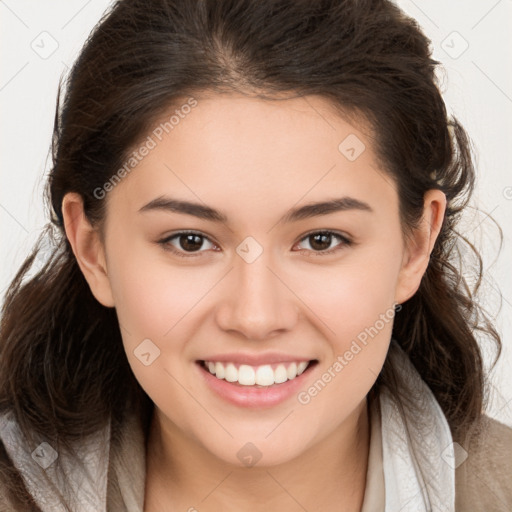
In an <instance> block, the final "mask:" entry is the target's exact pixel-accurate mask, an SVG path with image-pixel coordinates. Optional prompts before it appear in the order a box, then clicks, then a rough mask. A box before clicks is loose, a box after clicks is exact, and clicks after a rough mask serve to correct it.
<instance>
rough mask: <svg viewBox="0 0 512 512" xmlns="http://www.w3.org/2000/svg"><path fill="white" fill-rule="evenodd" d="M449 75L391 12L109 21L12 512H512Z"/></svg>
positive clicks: (49, 268) (338, 10)
mask: <svg viewBox="0 0 512 512" xmlns="http://www.w3.org/2000/svg"><path fill="white" fill-rule="evenodd" d="M436 64H437V63H436V62H435V61H434V60H432V58H431V55H430V50H429V42H428V40H427V39H426V38H425V36H424V35H423V34H422V33H421V31H420V30H419V28H418V26H417V25H416V23H415V22H414V21H412V20H411V19H409V18H407V17H405V16H404V15H403V13H401V12H400V11H399V10H398V8H397V7H395V6H394V5H393V4H392V3H390V2H387V1H375V0H374V1H364V0H363V1H358V2H355V1H354V0H350V1H348V0H347V1H340V0H337V1H334V0H330V1H322V2H309V1H308V2H306V1H296V0H293V1H290V0H288V1H279V2H270V1H261V0H258V1H249V0H247V1H238V2H230V1H227V0H225V1H224V0H221V1H219V0H216V1H213V0H212V1H208V0H202V1H190V0H188V1H185V0H181V1H179V0H175V1H171V0H155V1H153V2H151V3H150V4H149V5H148V3H147V2H142V1H140V0H122V1H119V2H117V3H116V4H115V5H114V6H113V7H112V9H111V10H110V12H109V13H108V14H107V15H106V16H105V17H104V18H103V19H102V20H101V22H100V24H99V25H98V26H97V27H96V29H95V30H94V32H93V34H92V35H91V37H90V38H89V40H88V41H87V43H86V45H85V47H84V49H83V51H82V53H81V55H80V57H79V58H78V60H77V62H76V64H75V66H74V68H73V70H72V72H71V75H70V77H69V80H68V81H67V84H66V93H65V99H64V102H63V104H62V107H60V105H59V102H58V105H57V113H56V118H55V129H54V138H53V168H52V172H51V175H50V178H49V182H48V189H47V191H48V200H49V202H50V204H51V208H52V212H51V221H52V226H53V227H54V228H55V231H56V234H55V235H53V236H54V238H55V242H56V244H57V247H56V249H55V251H54V253H53V254H52V258H51V259H50V260H49V261H48V262H47V263H46V264H45V266H44V268H43V269H42V270H41V271H39V272H38V273H37V274H36V275H35V276H33V277H32V278H30V279H29V280H26V282H22V279H23V277H24V276H25V275H26V273H27V272H28V270H29V269H30V266H31V264H32V262H33V259H34V256H35V253H37V251H35V253H34V254H32V255H31V257H30V258H28V259H27V261H26V262H25V263H24V265H23V266H22V268H21V269H20V271H19V272H18V275H17V276H16V277H15V279H14V281H13V283H12V285H11V287H10V289H9V290H8V293H7V296H6V301H5V306H4V311H3V318H2V328H1V334H0V350H1V359H0V361H1V363H0V364H1V370H0V378H1V386H0V389H1V395H0V410H1V411H2V428H1V439H2V450H1V457H0V459H1V468H2V479H1V482H2V483H1V491H0V496H1V498H2V500H3V501H2V507H3V509H6V510H43V511H50V510H51V511H57V510H58V511H60V510H63V511H65V510H66V511H67V510H71V511H86V510H94V511H105V510H108V511H111V510H112V511H134V512H142V511H144V512H151V511H167V510H169V511H175V510H189V511H193V510H200V511H215V510H229V511H231V510H237V511H239V510H247V511H249V510H250V511H260V510H286V511H295V510H308V511H314V510H322V511H334V510H336V511H340V510H343V511H345V512H349V511H350V512H352V511H363V512H373V511H385V512H396V511H398V510H401V511H409V510H410V511H414V512H421V511H427V510H436V511H438V510H439V511H441V510H442V511H454V510H456V511H457V512H460V511H470V510H510V508H511V506H512V489H511V485H510V476H511V474H512V463H511V462H510V461H511V460H512V457H511V455H512V449H511V444H512V443H511V440H512V429H510V428H508V427H507V426H505V425H502V424H501V423H499V422H497V421H495V420H492V419H490V418H489V417H487V416H486V415H485V413H484V410H485V401H484V397H485V389H486V388H485V385H486V377H485V375H484V371H483V364H482V357H481V349H480V347H479V345H478V343H477V340H476V337H475V332H476V331H477V330H479V331H482V332H484V333H487V335H488V339H489V341H490V343H493V344H494V345H495V347H496V348H497V349H498V356H499V351H500V349H501V341H500V338H499V335H498V334H497V332H496V330H495V329H494V328H493V326H492V325H491V324H490V323H489V322H488V320H487V318H486V317H485V315H483V314H482V311H480V309H479V307H478V305H477V304H476V302H474V300H473V298H472V296H471V294H470V293H469V292H468V291H467V289H466V288H465V287H464V281H463V280H462V279H461V276H460V275H459V273H458V270H457V268H456V266H455V265H454V264H453V252H454V250H455V245H454V244H455V243H459V242H458V240H457V236H456V231H455V227H456V223H457V219H458V217H459V215H460V213H461V212H462V211H463V208H464V205H465V204H466V202H467V200H468V198H469V196H470V194H471V191H472V189H473V186H474V168H473V163H472V159H471V153H470V147H469V141H468V138H467V136H466V133H465V132H464V130H463V128H462V127H461V126H460V124H459V123H458V122H457V121H456V120H455V119H449V118H448V117H447V114H446V110H445V105H444V103H443V100H442V98H441V95H440V93H439V90H438V88H437V85H436V82H435V76H434V72H435V66H436ZM59 97H60V90H59ZM50 234H51V232H50Z"/></svg>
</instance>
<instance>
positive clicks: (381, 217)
mask: <svg viewBox="0 0 512 512" xmlns="http://www.w3.org/2000/svg"><path fill="white" fill-rule="evenodd" d="M178 110H179V109H178ZM183 112H188V113H187V114H183ZM172 114H173V112H170V113H169V116H167V118H166V119H165V120H167V119H168V118H169V117H170V116H171V115H172ZM176 119H179V122H176ZM165 120H164V121H165ZM169 126H170V125H167V131H168V133H166V130H165V129H162V128H161V127H160V129H158V128H157V129H156V130H155V131H153V132H152V133H149V134H148V136H149V138H148V139H145V141H143V142H142V144H141V147H142V146H144V145H146V150H140V151H139V157H140V162H139V163H138V165H137V166H136V167H135V168H133V169H132V170H131V172H129V173H127V175H126V176H125V177H124V178H123V179H122V180H121V182H120V183H119V184H118V185H117V186H115V187H114V188H113V189H112V190H110V191H109V192H108V196H107V198H106V200H107V201H108V205H107V222H106V225H105V235H106V243H105V251H106V252H105V258H106V268H107V272H108V280H109V286H110V288H111V294H112V298H113V302H114V304H115V308H116V310H117V314H118V318H119V323H120V326H121V332H122V337H123V342H124V346H125V349H126V354H127V357H128V360H129V363H130V365H131V367H132V369H133V372H134V374H135V376H136V378H137V379H138V381H139V382H140V384H141V385H142V387H143V388H144V390H145V391H146V392H147V394H148V395H149V396H150V398H151V399H152V400H153V401H154V403H155V405H156V407H157V408H158V411H159V414H161V417H162V418H164V420H165V421H166V422H167V427H168V428H169V429H171V430H174V431H175V432H179V433H181V434H184V435H186V436H187V437H188V438H189V439H190V440H193V441H194V442H195V443H197V445H198V446H199V447H200V449H204V450H206V452H205V453H210V454H212V455H214V456H216V457H218V458H219V459H222V460H224V461H226V462H229V463H233V464H237V465H244V464H246V463H247V462H246V460H248V459H244V457H246V456H249V457H251V456H253V457H256V458H257V457H259V454H261V460H260V462H259V465H266V464H268V465H273V464H277V463H280V462H285V461H287V460H291V459H292V458H294V457H296V456H298V455H300V454H301V453H302V452H304V451H306V450H308V449H310V448H312V447H313V446H314V445H315V444H316V443H318V442H320V441H322V440H326V439H327V438H328V437H329V436H331V438H332V436H336V435H337V434H339V433H340V432H341V430H342V429H343V428H344V427H343V425H345V426H346V425H347V424H348V423H350V421H351V419H354V418H355V417H356V416H359V414H360V412H361V407H362V406H363V405H364V404H365V397H366V394H367V393H368V391H369V390H370V388H371V387H372V385H373V383H374V382H375V380H376V378H377V375H378V374H379V371H380V370H381V367H382V365H383V363H384V359H385V356H386V352H387V350H388V346H389V342H390V336H391V329H392V317H393V305H394V304H395V302H401V301H403V300H405V299H406V298H408V296H409V295H411V293H412V292H414V290H411V289H410V288H411V285H410V283H409V282H408V284H404V283H405V281H403V280H402V277H401V276H402V272H403V267H404V264H405V261H406V258H405V254H406V247H405V246H404V242H403V239H402V234H401V229H400V222H399V210H398V196H397V191H396V187H395V185H394V183H393V182H392V180H391V179H390V177H389V176H387V175H385V174H384V173H383V172H382V171H381V170H380V169H379V164H378V162H377V159H376V155H375V153H374V150H373V144H372V140H371V139H370V138H369V137H368V135H367V134H365V133H364V132H363V131H362V130H364V125H363V124H361V125H360V126H354V125H351V124H349V123H347V122H346V121H344V120H343V119H341V118H340V117H338V116H336V115H335V113H334V112H333V111H331V110H330V109H329V105H328V103H326V102H325V101H324V100H322V99H321V98H318V97H307V98H302V99H293V100H287V101H275V102H271V101H264V100H260V99H249V98H246V97H243V96H238V95H223V96H212V97H210V98H205V99H198V102H197V105H196V106H194V107H193V108H190V109H188V108H186V109H183V110H182V115H181V116H179V117H177V118H174V124H173V125H172V126H173V128H172V129H170V128H169ZM160 139H161V140H160ZM363 144H364V146H363ZM142 153H144V154H145V153H147V154H146V156H144V157H142ZM156 199H158V200H159V201H160V207H156V206H154V207H151V202H152V201H155V200H156ZM171 200H172V201H176V202H178V201H179V202H182V203H183V204H184V203H185V202H186V203H193V206H192V205H189V206H186V207H185V206H182V207H181V208H176V207H173V208H171V207H168V208H166V207H165V201H169V204H170V201H171ZM331 201H335V202H336V205H337V206H336V205H334V206H333V205H330V206H328V207H326V206H325V205H324V206H318V207H313V206H311V205H313V204H315V203H319V204H324V203H328V202H331ZM176 204H177V203H175V205H174V206H176ZM148 205H149V206H148ZM306 206H308V207H307V208H305V207H306ZM214 212H216V213H215V214H214ZM294 212H295V214H294ZM297 212H298V213H297ZM221 217H222V218H223V220H219V218H221ZM183 231H193V232H194V233H195V236H191V235H188V236H187V235H181V236H180V233H181V232H183ZM326 231H328V232H331V234H329V233H327V234H324V235H323V236H322V232H326ZM416 284H418V283H416ZM398 314H399V313H398ZM251 358H259V359H258V360H256V359H251ZM312 360H315V361H316V364H312V365H310V366H309V367H308V368H307V369H306V371H304V373H302V374H301V375H300V376H299V377H297V378H296V379H291V380H289V381H287V382H285V383H277V384H274V385H273V386H270V387H269V386H263V387H258V386H255V385H243V384H239V383H236V382H235V383H229V382H228V381H226V380H222V381H221V380H220V379H218V378H217V377H214V376H213V375H211V374H209V373H208V372H207V370H206V369H205V368H204V367H203V366H202V365H201V361H211V362H216V361H222V362H224V363H225V364H224V365H223V366H224V367H226V366H227V363H228V362H229V361H231V362H234V363H236V364H235V365H234V367H235V368H236V369H237V370H238V372H239V374H243V376H242V377H241V378H242V379H248V380H247V381H246V382H251V381H250V379H251V377H252V369H255V370H256V371H257V372H258V367H259V366H265V363H272V365H271V369H275V368H277V367H278V366H279V363H280V362H281V363H283V364H284V369H285V373H286V371H287V370H288V367H289V366H292V368H291V369H290V374H291V376H293V364H292V363H293V362H301V361H312ZM244 363H245V364H247V365H248V366H250V367H252V369H251V368H246V367H244V368H243V371H242V370H239V368H240V365H243V364H244ZM212 366H213V365H212ZM232 370H233V368H230V370H229V372H232ZM262 375H263V376H265V375H267V376H268V377H269V378H272V377H273V378H274V379H275V378H276V377H277V379H278V380H279V378H281V379H282V378H283V370H282V369H280V370H279V371H277V372H276V373H274V372H269V369H268V368H266V369H263V370H260V371H259V376H260V377H261V376H262ZM235 376H236V372H235ZM279 376H281V377H279ZM287 376H288V375H286V377H287ZM230 378H231V377H230ZM260 382H263V381H260ZM248 443H252V444H248Z"/></svg>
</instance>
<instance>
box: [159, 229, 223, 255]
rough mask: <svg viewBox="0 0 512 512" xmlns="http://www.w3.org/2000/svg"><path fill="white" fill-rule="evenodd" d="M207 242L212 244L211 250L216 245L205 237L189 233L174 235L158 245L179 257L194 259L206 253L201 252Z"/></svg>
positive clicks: (183, 232) (182, 232)
mask: <svg viewBox="0 0 512 512" xmlns="http://www.w3.org/2000/svg"><path fill="white" fill-rule="evenodd" d="M205 241H206V242H208V243H209V244H210V248H214V247H215V244H213V242H211V241H210V239H209V238H208V237H206V236H205V235H203V234H201V233H195V232H188V231H181V232H179V233H175V234H174V235H171V236H168V237H166V238H164V239H162V240H160V241H159V242H158V243H159V244H160V245H162V246H163V247H164V249H165V250H167V251H171V252H173V253H174V254H176V255H178V256H184V257H188V256H192V257H193V256H199V255H201V253H203V252H205V251H201V250H200V249H201V248H202V247H203V246H204V243H205ZM187 253H189V254H187ZM194 253H196V254H194Z"/></svg>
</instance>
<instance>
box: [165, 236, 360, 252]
mask: <svg viewBox="0 0 512 512" xmlns="http://www.w3.org/2000/svg"><path fill="white" fill-rule="evenodd" d="M182 235H197V236H199V237H201V238H204V239H206V240H208V241H209V242H210V243H212V244H214V243H213V242H212V241H211V240H210V239H209V238H208V237H207V236H206V235H204V234H203V233H200V232H197V231H179V232H177V233H174V234H173V235H171V236H168V237H166V238H163V239H162V240H159V241H158V244H160V245H161V246H162V247H163V248H164V250H166V251H170V252H171V253H173V254H175V255H176V256H179V257H182V258H196V257H198V256H200V255H201V253H203V252H205V251H195V252H193V253H184V252H183V251H179V250H177V249H176V248H174V247H173V246H172V245H170V241H171V240H173V239H174V238H179V237H180V236H182ZM313 235H330V236H335V237H337V238H339V239H340V240H341V242H342V243H341V244H339V245H337V246H336V247H334V248H333V249H327V250H323V251H312V252H313V254H315V255H318V256H328V255H331V254H334V253H337V252H338V251H340V250H342V249H343V248H344V247H350V246H351V245H352V244H353V242H352V240H350V239H349V238H348V237H346V236H344V235H342V234H341V233H338V232H336V231H330V230H328V229H326V230H317V231H310V232H309V233H306V234H305V235H304V236H303V237H302V238H301V239H300V240H299V242H302V241H303V240H306V239H307V238H310V237H312V236H313ZM214 245H215V244H214ZM304 250H306V251H307V250H309V249H299V251H296V252H300V251H304Z"/></svg>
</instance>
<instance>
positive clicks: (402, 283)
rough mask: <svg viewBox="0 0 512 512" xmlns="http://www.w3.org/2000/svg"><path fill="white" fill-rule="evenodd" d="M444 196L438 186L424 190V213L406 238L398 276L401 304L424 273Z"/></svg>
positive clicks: (440, 220)
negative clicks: (417, 224) (418, 223)
mask: <svg viewBox="0 0 512 512" xmlns="http://www.w3.org/2000/svg"><path fill="white" fill-rule="evenodd" d="M445 211H446V196H445V194H444V193H443V192H442V191H441V190H437V189H432V190H428V191H427V192H426V193H425V197H424V207H423V217H422V219H421V222H420V225H419V226H418V227H417V228H416V229H414V231H413V233H411V235H410V237H409V239H408V240H407V242H406V247H405V250H404V258H403V261H402V268H401V269H400V274H399V277H398V283H397V288H396V293H395V301H396V302H398V303H400V304H402V303H403V302H405V301H407V300H408V299H410V298H411V297H412V296H413V295H414V294H415V293H416V291H417V290H418V288H419V286H420V283H421V279H422V278H423V275H424V274H425V272H426V270H427V267H428V264H429V261H430V254H431V253H432V250H433V248H434V244H435V242H436V240H437V237H438V235H439V233H440V231H441V227H442V225H443V220H444V214H445Z"/></svg>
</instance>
